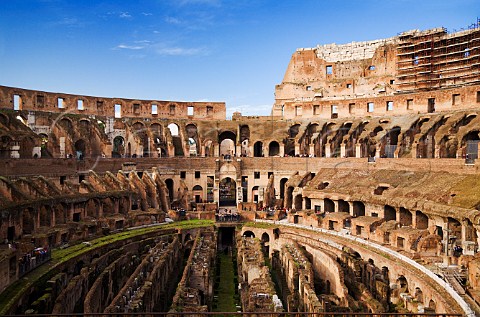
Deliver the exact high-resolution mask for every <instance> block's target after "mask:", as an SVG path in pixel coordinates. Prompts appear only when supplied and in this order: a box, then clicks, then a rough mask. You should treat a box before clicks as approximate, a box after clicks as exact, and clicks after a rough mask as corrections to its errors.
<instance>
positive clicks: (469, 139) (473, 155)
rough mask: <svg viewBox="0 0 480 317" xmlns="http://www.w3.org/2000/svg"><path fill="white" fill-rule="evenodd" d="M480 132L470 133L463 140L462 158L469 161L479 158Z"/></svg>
mask: <svg viewBox="0 0 480 317" xmlns="http://www.w3.org/2000/svg"><path fill="white" fill-rule="evenodd" d="M478 142H480V137H479V131H470V132H468V133H467V134H466V135H465V136H464V137H463V139H462V143H461V147H462V157H465V158H468V159H477V158H478Z"/></svg>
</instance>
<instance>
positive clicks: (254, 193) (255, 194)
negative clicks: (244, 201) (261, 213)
mask: <svg viewBox="0 0 480 317" xmlns="http://www.w3.org/2000/svg"><path fill="white" fill-rule="evenodd" d="M259 197H260V195H259V194H258V186H253V187H252V201H253V202H255V203H258V202H259V200H260V198H259Z"/></svg>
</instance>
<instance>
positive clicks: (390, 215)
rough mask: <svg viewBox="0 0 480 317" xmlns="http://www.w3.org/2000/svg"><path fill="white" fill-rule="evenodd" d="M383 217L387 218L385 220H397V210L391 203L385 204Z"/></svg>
mask: <svg viewBox="0 0 480 317" xmlns="http://www.w3.org/2000/svg"><path fill="white" fill-rule="evenodd" d="M383 219H385V221H389V220H396V219H397V211H396V210H395V208H394V207H392V206H390V205H385V206H384V207H383Z"/></svg>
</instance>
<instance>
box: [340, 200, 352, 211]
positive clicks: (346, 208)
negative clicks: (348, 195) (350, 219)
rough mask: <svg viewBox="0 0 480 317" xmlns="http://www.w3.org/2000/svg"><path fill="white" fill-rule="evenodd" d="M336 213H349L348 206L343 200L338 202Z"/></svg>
mask: <svg viewBox="0 0 480 317" xmlns="http://www.w3.org/2000/svg"><path fill="white" fill-rule="evenodd" d="M338 212H346V213H350V205H349V204H348V202H346V201H345V200H343V199H339V200H338Z"/></svg>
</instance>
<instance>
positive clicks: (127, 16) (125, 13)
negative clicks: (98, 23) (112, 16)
mask: <svg viewBox="0 0 480 317" xmlns="http://www.w3.org/2000/svg"><path fill="white" fill-rule="evenodd" d="M118 17H119V18H122V19H129V18H131V17H132V15H131V14H130V13H128V12H120V14H119V15H118Z"/></svg>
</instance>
